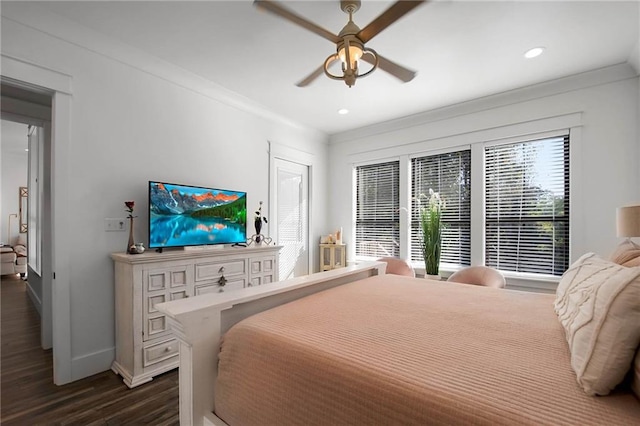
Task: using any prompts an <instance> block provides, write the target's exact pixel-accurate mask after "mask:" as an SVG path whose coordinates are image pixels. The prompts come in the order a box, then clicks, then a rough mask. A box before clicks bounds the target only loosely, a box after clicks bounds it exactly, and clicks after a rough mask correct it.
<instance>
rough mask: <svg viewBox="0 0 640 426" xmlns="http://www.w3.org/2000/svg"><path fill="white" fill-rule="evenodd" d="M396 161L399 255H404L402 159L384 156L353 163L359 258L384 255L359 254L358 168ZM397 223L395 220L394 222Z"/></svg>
mask: <svg viewBox="0 0 640 426" xmlns="http://www.w3.org/2000/svg"><path fill="white" fill-rule="evenodd" d="M394 162H398V168H399V169H398V188H397V190H398V197H399V201H398V222H397V223H398V231H399V234H398V244H399V248H398V251H399V255H400V257H402V252H403V250H402V241H403V240H404V239H403V237H402V227H403V214H402V203H403V196H402V192H403V181H402V175H403V172H402V160H401V158H399V157H391V158H384V159H380V160H371V161H366V162H360V163H357V164H352V171H353V187H352V189H353V197H352V201H353V205H352V212H353V217H352V229H353V232H352V240H351V241H353V242H354V247H353V252H354V253H356V254H355V257H356V259H357V260H376V259H378V258H379V257H382V256H367V255H359V254H357V246H358V240H357V228H358V168H359V167H367V166H375V165H383V164H388V163H394ZM394 223H395V222H394Z"/></svg>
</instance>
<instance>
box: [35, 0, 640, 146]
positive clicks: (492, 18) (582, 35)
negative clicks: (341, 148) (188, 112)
mask: <svg viewBox="0 0 640 426" xmlns="http://www.w3.org/2000/svg"><path fill="white" fill-rule="evenodd" d="M362 3H363V4H362V7H361V9H360V11H358V12H357V13H356V14H355V16H354V21H355V22H356V24H358V25H359V26H360V27H361V28H364V27H365V26H366V25H367V24H368V23H369V22H370V21H371V20H373V19H374V18H375V17H376V16H377V15H379V14H380V13H382V12H383V11H384V10H385V9H386V8H387V7H388V6H389V5H390V4H392V2H390V1H367V0H364V1H363V2H362ZM285 4H286V6H287V7H289V8H290V9H292V10H294V11H295V12H297V13H298V14H300V15H302V16H304V17H306V18H308V19H310V20H312V21H314V22H316V23H317V24H319V25H320V26H322V27H324V28H326V29H328V30H330V31H332V32H334V33H338V32H339V31H340V29H341V28H342V26H344V24H345V23H346V15H345V14H344V13H343V12H342V11H341V10H340V9H339V6H338V1H295V2H291V1H288V2H285ZM41 6H42V7H45V8H48V9H49V10H50V11H52V12H54V13H57V14H59V15H62V16H63V17H66V18H67V19H70V20H73V21H76V22H78V23H80V24H81V25H83V26H85V27H88V28H90V29H92V30H95V31H98V32H101V33H104V34H106V35H108V36H110V37H113V38H115V39H118V40H119V41H120V42H123V43H127V44H129V45H131V46H134V47H136V48H139V49H142V50H144V51H146V52H148V53H151V54H153V55H155V56H157V57H160V58H162V59H164V60H165V61H167V62H170V63H173V64H175V65H178V66H180V67H182V68H184V69H186V70H189V71H191V72H193V73H195V74H198V75H200V76H202V77H205V78H207V79H209V80H211V81H213V82H215V83H217V84H219V85H221V86H223V87H226V88H227V89H230V90H232V91H234V92H236V93H238V94H240V95H242V96H245V97H247V98H250V99H252V100H253V101H255V102H257V103H259V104H261V105H263V106H264V107H266V108H267V109H269V110H270V111H273V112H275V113H277V114H280V115H283V116H285V117H288V118H289V119H291V120H294V121H297V122H300V123H302V124H305V125H308V126H310V127H313V128H316V129H319V130H322V131H324V132H326V133H328V134H335V133H338V132H341V131H346V130H350V129H354V128H358V127H362V126H365V125H368V124H372V123H377V122H381V121H386V120H390V119H393V118H397V117H402V116H406V115H410V114H415V113H418V112H422V111H426V110H430V109H434V108H438V107H442V106H446V105H451V104H454V103H458V102H463V101H466V100H470V99H475V98H478V97H482V96H486V95H490V94H494V93H499V92H503V91H507V90H510V89H514V88H519V87H524V86H528V85H531V84H535V83H540V82H544V81H548V80H552V79H556V78H559V77H563V76H568V75H572V74H576V73H580V72H583V71H587V70H592V69H596V68H601V67H605V66H609V65H614V64H619V63H624V62H626V61H627V60H628V59H629V57H630V55H631V54H632V52H633V51H634V49H638V48H639V45H638V40H639V30H638V27H639V26H640V14H639V13H640V12H639V3H638V2H637V1H624V2H612V1H601V2H595V1H588V2H577V1H536V2H523V1H517V2H516V1H498V2H486V1H450V0H447V1H439V2H429V3H425V4H424V5H422V6H420V7H418V8H417V9H416V10H414V12H412V13H411V14H409V15H407V16H405V17H403V18H402V19H401V20H400V21H398V22H396V23H395V24H393V25H392V26H390V27H389V28H387V29H386V30H385V31H383V32H382V33H380V34H379V35H378V36H376V37H375V38H373V39H372V40H371V41H370V42H369V43H367V46H368V47H371V48H373V49H375V50H376V51H377V52H378V53H380V54H381V55H383V56H385V57H386V58H388V59H390V60H392V61H395V62H397V63H399V64H401V65H403V66H406V67H408V68H411V69H414V70H416V71H418V75H417V77H416V78H415V79H414V80H413V81H411V82H410V83H407V84H402V83H401V82H400V81H399V80H397V79H395V78H394V77H392V76H390V75H389V74H387V73H385V72H384V71H381V70H376V71H375V72H374V73H373V74H371V75H370V76H368V77H366V78H363V79H359V80H358V81H357V83H356V85H355V86H354V87H353V88H348V87H347V86H346V85H345V84H344V83H342V82H340V81H333V80H329V79H328V78H326V77H325V76H321V77H319V78H318V79H317V80H316V81H315V82H314V83H312V84H311V86H308V87H306V88H298V87H296V86H295V83H296V82H298V81H300V80H301V79H302V78H304V77H305V76H307V75H308V74H309V73H310V72H311V71H313V70H314V69H315V68H316V67H318V66H319V65H320V64H321V63H322V62H323V61H324V59H325V58H326V57H327V56H329V55H330V54H332V53H334V52H335V47H334V46H333V45H332V44H331V43H330V42H329V41H327V40H324V39H322V38H320V37H319V36H317V35H315V34H313V33H310V32H308V31H307V30H305V29H303V28H300V27H298V26H296V25H294V24H291V23H289V22H288V21H285V20H283V19H281V18H279V17H277V16H274V15H272V14H269V13H266V12H262V11H260V10H258V9H257V8H255V7H254V6H253V5H252V2H251V1H246V0H244V1H198V2H185V1H160V2H148V1H142V2H127V1H114V2H95V1H85V2H43V3H41ZM535 46H545V47H546V51H545V53H544V54H543V55H542V56H540V57H539V58H537V59H525V58H524V57H523V53H524V52H525V51H526V50H527V49H529V48H531V47H535ZM340 108H348V109H349V110H350V113H349V114H348V115H345V116H341V115H338V114H337V110H338V109H340Z"/></svg>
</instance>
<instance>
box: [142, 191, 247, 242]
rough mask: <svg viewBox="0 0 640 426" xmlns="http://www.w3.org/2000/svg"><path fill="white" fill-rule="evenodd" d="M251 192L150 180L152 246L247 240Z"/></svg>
mask: <svg viewBox="0 0 640 426" xmlns="http://www.w3.org/2000/svg"><path fill="white" fill-rule="evenodd" d="M246 223H247V194H246V192H240V191H229V190H225V189H215V188H203V187H197V186H188V185H176V184H173V183H165V182H153V181H150V182H149V247H150V248H166V247H185V246H196V245H208V244H233V243H244V242H246V239H247V233H246Z"/></svg>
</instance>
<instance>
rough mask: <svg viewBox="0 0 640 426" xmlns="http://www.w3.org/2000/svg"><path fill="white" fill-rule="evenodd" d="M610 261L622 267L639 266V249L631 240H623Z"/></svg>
mask: <svg viewBox="0 0 640 426" xmlns="http://www.w3.org/2000/svg"><path fill="white" fill-rule="evenodd" d="M610 260H611V261H612V262H613V263H617V264H618V265H622V266H628V267H633V266H640V247H638V246H637V245H635V244H634V243H633V241H631V240H625V241H623V242H621V243H620V245H618V247H617V248H616V250H615V251H614V252H613V254H612V255H611V258H610Z"/></svg>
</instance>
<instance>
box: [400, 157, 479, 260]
mask: <svg viewBox="0 0 640 426" xmlns="http://www.w3.org/2000/svg"><path fill="white" fill-rule="evenodd" d="M465 151H468V152H469V182H470V186H471V187H473V184H472V183H471V182H472V178H473V157H472V149H471V146H462V147H460V146H459V147H453V148H452V149H445V150H437V151H435V152H434V151H432V152H426V153H421V154H416V155H411V156H410V157H409V180H408V182H409V185H408V186H409V191H410V196H411V198H410V200H409V206H410V208H409V212H410V213H409V223H408V226H409V237H408V238H409V252H408V256H407V259H409V261H410V262H411V263H412V264H414V265H416V264H417V265H419V264H420V263H422V262H421V261H419V260H414V259H413V237H412V233H413V230H414V227H415V219H416V218H414V214H415V213H416V211H415V210H416V206H415V205H414V203H413V198H414V197H415V194H414V193H413V189H414V183H413V162H414V161H416V160H419V159H422V158H427V157H439V156H443V155H446V154H457V153H462V152H465ZM436 192H438V191H436ZM472 195H473V191H471V192H470V196H472ZM445 201H446V198H445ZM471 211H472V209H471V201H470V205H469V240H470V243H469V263H468V264H467V263H461V264H454V263H443V262H441V263H440V269H445V270H457V269H460V268H462V267H466V266H469V265H471V259H472V257H471V250H472V243H471V240H472V238H471V235H472V232H471V221H472V217H471V216H472V215H471ZM443 222H444V221H443ZM401 237H402V235H401Z"/></svg>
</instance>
